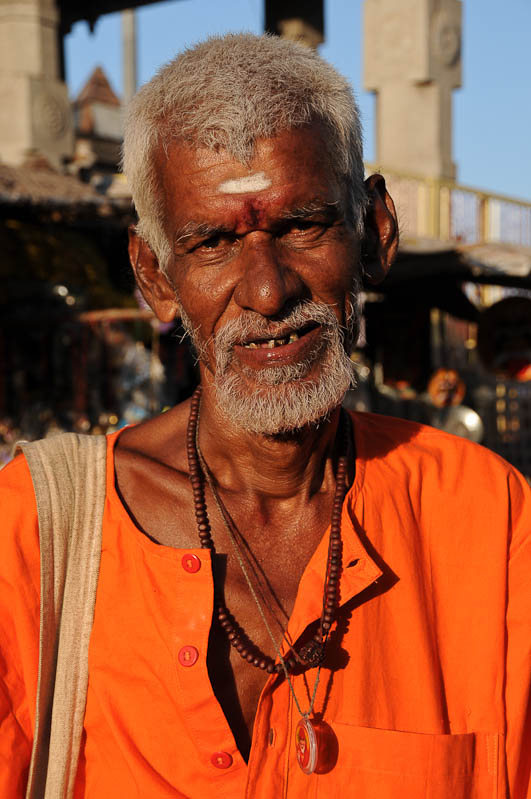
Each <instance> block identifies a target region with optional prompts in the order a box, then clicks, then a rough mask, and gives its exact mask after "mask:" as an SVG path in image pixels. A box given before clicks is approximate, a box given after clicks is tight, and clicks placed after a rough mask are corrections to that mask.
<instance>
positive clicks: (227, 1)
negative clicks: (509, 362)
mask: <svg viewBox="0 0 531 799" xmlns="http://www.w3.org/2000/svg"><path fill="white" fill-rule="evenodd" d="M362 5H363V0H325V26H326V42H325V44H324V45H323V46H322V47H321V54H322V55H323V56H324V57H325V58H326V59H328V60H329V61H330V62H331V63H332V64H334V66H336V67H337V68H338V69H339V70H340V71H341V72H342V73H343V74H344V75H346V77H347V78H348V79H349V80H350V81H351V83H352V86H353V88H354V91H355V92H356V95H357V98H358V101H359V104H360V109H361V113H362V118H363V123H364V129H365V155H366V158H367V160H371V158H373V156H374V146H373V137H374V100H373V98H372V96H371V95H370V94H369V93H368V92H364V91H363V90H362V84H361V76H362V37H361V30H362ZM137 15H138V22H137V25H138V77H139V81H140V83H144V82H145V81H147V80H149V78H150V77H151V76H152V75H153V74H154V72H155V71H156V70H157V68H158V67H159V66H160V65H161V64H164V63H165V62H166V61H169V60H170V59H171V58H172V57H173V56H174V55H175V53H177V52H178V51H179V50H180V49H182V47H184V46H186V45H188V44H192V43H194V42H196V41H197V40H199V39H201V38H204V37H205V36H208V35H210V34H214V33H223V32H225V31H234V30H249V31H253V32H256V33H259V32H260V31H261V30H262V24H263V23H262V15H263V3H262V0H224V1H223V2H220V0H167V2H162V3H156V4H154V5H151V6H146V7H144V8H140V9H138V11H137ZM530 33H531V0H504V2H501V0H464V2H463V88H462V89H460V90H458V91H456V92H455V93H454V161H455V162H456V163H457V170H458V179H459V181H460V182H461V183H464V184H467V185H470V186H475V187H478V188H483V189H487V190H490V191H493V192H499V193H502V194H509V195H512V196H515V197H521V198H523V199H528V200H531V47H530V43H529V36H530ZM120 36H121V29H120V15H119V14H109V15H107V16H104V17H100V19H99V21H98V22H97V24H96V28H95V31H94V34H91V33H90V32H89V29H88V26H87V25H86V23H83V22H82V23H78V24H77V25H76V26H75V27H74V28H73V29H72V32H71V33H70V34H69V35H68V37H67V39H66V67H67V81H68V85H69V88H70V92H71V95H72V96H75V95H76V94H77V93H78V92H79V90H80V89H81V87H82V85H83V83H84V82H85V80H86V79H87V77H88V76H89V74H90V72H91V71H92V69H93V68H94V67H95V66H96V65H97V64H100V65H101V66H103V68H104V69H105V71H106V73H107V75H108V77H109V78H110V80H111V83H112V85H113V87H114V88H115V90H116V91H117V92H118V93H120V92H121V88H122V64H121V38H120Z"/></svg>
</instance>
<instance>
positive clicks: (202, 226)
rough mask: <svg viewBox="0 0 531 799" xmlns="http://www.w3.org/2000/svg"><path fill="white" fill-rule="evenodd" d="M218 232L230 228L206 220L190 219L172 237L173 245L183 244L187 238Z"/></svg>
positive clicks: (223, 231) (204, 236) (214, 234)
mask: <svg viewBox="0 0 531 799" xmlns="http://www.w3.org/2000/svg"><path fill="white" fill-rule="evenodd" d="M220 233H230V230H229V228H228V227H224V226H223V225H209V224H208V222H194V221H190V222H187V223H186V225H183V226H182V227H181V228H180V229H179V230H177V231H176V233H175V236H174V237H173V246H174V247H177V246H178V245H179V244H184V243H185V242H186V241H188V240H189V239H195V238H201V239H204V238H210V237H211V236H217V235H219V234H220Z"/></svg>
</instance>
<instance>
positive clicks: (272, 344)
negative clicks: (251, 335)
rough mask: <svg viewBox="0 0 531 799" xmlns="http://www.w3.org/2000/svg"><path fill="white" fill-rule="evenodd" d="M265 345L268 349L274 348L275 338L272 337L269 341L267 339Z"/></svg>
mask: <svg viewBox="0 0 531 799" xmlns="http://www.w3.org/2000/svg"><path fill="white" fill-rule="evenodd" d="M264 346H265V348H266V349H268V350H272V349H273V348H274V346H275V339H274V338H270V339H269V341H266V343H265V345H264Z"/></svg>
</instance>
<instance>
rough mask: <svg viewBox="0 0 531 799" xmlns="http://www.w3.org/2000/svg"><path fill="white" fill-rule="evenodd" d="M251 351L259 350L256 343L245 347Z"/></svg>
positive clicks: (251, 342)
mask: <svg viewBox="0 0 531 799" xmlns="http://www.w3.org/2000/svg"><path fill="white" fill-rule="evenodd" d="M245 346H246V347H247V349H249V350H257V349H258V344H255V343H254V341H250V342H249V344H246V345H245Z"/></svg>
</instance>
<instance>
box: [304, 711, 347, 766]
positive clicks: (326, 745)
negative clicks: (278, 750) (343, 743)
mask: <svg viewBox="0 0 531 799" xmlns="http://www.w3.org/2000/svg"><path fill="white" fill-rule="evenodd" d="M338 749H339V747H338V741H337V738H336V735H335V733H334V731H333V729H332V727H331V726H330V725H329V724H327V723H326V721H323V719H321V718H314V719H313V720H312V721H310V719H309V717H308V716H303V717H302V718H301V719H300V721H299V722H298V723H297V726H296V727H295V753H296V755H297V763H298V764H299V767H300V768H301V770H302V771H303V772H304V773H305V774H313V773H315V774H328V772H329V771H331V770H332V769H333V768H334V766H335V765H336V763H337V756H338Z"/></svg>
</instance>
